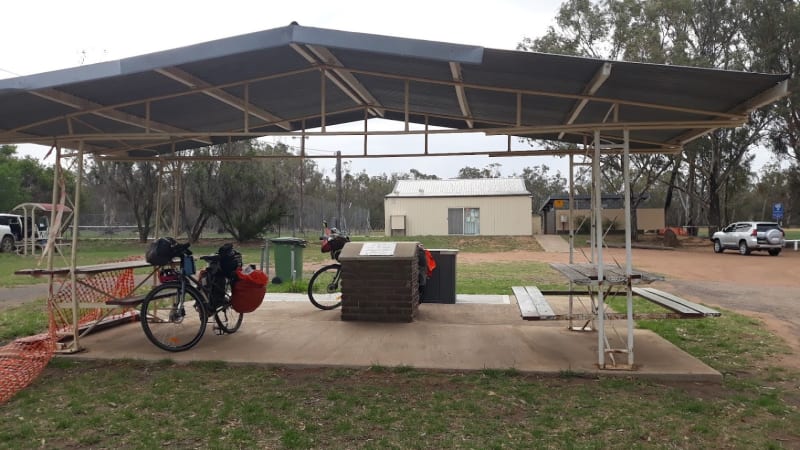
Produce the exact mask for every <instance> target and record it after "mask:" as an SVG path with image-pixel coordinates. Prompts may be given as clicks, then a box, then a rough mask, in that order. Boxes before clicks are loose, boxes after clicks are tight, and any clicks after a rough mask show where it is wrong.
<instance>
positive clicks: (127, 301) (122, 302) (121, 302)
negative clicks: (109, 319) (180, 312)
mask: <svg viewBox="0 0 800 450" xmlns="http://www.w3.org/2000/svg"><path fill="white" fill-rule="evenodd" d="M171 295H172V293H171V292H170V293H161V294H159V295H157V296H156V297H155V298H165V297H169V296H171ZM146 297H147V294H143V295H131V296H129V297H125V298H118V299H111V300H109V301H107V302H106V305H115V306H123V307H125V308H133V307H135V306H138V305H139V304H140V303H142V302H143V301H144V299H145V298H146Z"/></svg>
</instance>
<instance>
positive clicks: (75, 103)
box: [31, 89, 211, 145]
mask: <svg viewBox="0 0 800 450" xmlns="http://www.w3.org/2000/svg"><path fill="white" fill-rule="evenodd" d="M31 94H33V95H36V96H37V97H41V98H43V99H45V100H50V101H53V102H56V103H60V104H62V105H66V106H69V107H70V108H75V109H77V110H78V111H79V112H80V111H86V114H93V115H95V116H98V117H103V118H105V119H109V120H113V121H115V122H120V123H124V124H127V125H132V126H135V127H139V128H142V129H144V130H156V131H162V132H167V133H185V132H187V130H183V129H180V128H178V127H174V126H172V125H167V124H163V123H159V122H154V121H152V120H148V119H146V118H144V117H139V116H136V115H134V114H129V113H126V112H122V111H118V110H116V109H105V108H104V106H103V105H101V104H99V103H95V102H92V101H90V100H87V99H85V98H81V97H78V96H76V95H72V94H68V93H66V92H63V91H59V90H57V89H42V90H39V91H32V92H31ZM72 117H76V116H72ZM193 140H195V141H197V142H200V143H202V144H204V145H211V140H210V139H208V138H202V137H198V138H194V139H193Z"/></svg>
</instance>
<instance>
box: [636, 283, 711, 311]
mask: <svg viewBox="0 0 800 450" xmlns="http://www.w3.org/2000/svg"><path fill="white" fill-rule="evenodd" d="M632 291H633V293H634V294H637V295H639V296H640V297H642V298H644V299H647V300H649V301H651V302H653V303H656V304H659V305H661V306H663V307H665V308H667V309H671V310H673V311H677V312H679V313H681V314H683V315H687V316H697V315H701V313H700V312H698V311H696V310H694V309H692V308H689V307H688V306H686V305H684V304H682V303H680V302H676V301H673V300H670V299H668V298H666V297H662V296H660V295H658V294H656V293H654V292H650V291H649V290H648V288H638V287H635V288H633V289H632Z"/></svg>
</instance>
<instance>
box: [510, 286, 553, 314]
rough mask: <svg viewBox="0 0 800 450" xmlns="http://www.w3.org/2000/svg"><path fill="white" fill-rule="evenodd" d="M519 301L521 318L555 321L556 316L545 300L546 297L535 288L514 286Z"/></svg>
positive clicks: (515, 295) (512, 288)
mask: <svg viewBox="0 0 800 450" xmlns="http://www.w3.org/2000/svg"><path fill="white" fill-rule="evenodd" d="M511 290H512V291H513V292H514V297H516V299H517V306H519V312H520V316H522V318H523V319H525V320H553V319H555V318H556V315H555V314H554V313H553V309H552V308H550V305H549V304H548V303H547V300H545V299H544V295H542V293H541V292H539V289H537V288H536V287H535V286H528V287H522V286H512V287H511Z"/></svg>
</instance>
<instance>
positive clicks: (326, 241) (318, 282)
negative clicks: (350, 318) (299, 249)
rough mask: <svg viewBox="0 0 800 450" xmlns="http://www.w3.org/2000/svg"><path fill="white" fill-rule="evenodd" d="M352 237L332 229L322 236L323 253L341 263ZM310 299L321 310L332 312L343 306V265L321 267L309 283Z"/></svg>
mask: <svg viewBox="0 0 800 450" xmlns="http://www.w3.org/2000/svg"><path fill="white" fill-rule="evenodd" d="M348 242H350V237H349V236H347V235H346V234H344V233H340V232H339V231H338V230H337V229H336V228H331V230H330V233H329V234H327V235H325V236H322V252H323V253H328V252H330V254H331V258H332V259H334V260H336V261H339V254H340V253H341V252H342V248H343V247H344V244H346V243H348ZM308 299H309V300H311V304H312V305H314V306H316V307H317V308H319V309H323V310H330V309H335V308H338V307H339V306H340V305H341V304H342V265H341V264H339V263H338V262H336V263H334V264H329V265H327V266H323V267H321V268H320V269H319V270H317V271H316V272H314V275H312V276H311V280H309V282H308Z"/></svg>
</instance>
